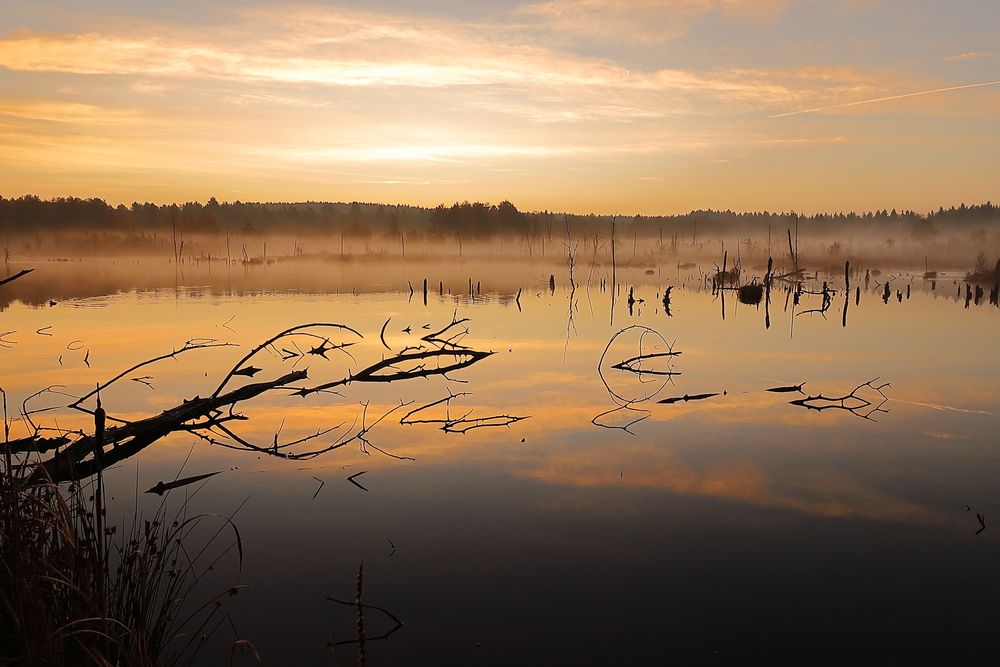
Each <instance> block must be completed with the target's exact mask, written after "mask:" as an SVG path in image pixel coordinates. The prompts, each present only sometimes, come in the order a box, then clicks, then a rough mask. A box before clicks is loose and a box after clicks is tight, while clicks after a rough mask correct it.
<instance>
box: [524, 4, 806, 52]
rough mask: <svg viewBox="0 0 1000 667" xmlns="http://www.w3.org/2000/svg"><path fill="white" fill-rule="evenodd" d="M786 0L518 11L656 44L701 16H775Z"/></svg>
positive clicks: (573, 33)
mask: <svg viewBox="0 0 1000 667" xmlns="http://www.w3.org/2000/svg"><path fill="white" fill-rule="evenodd" d="M786 4H787V2H786V0H616V1H615V2H606V1H604V0H546V1H544V2H536V3H530V4H525V5H521V6H520V7H518V9H517V10H516V12H515V14H516V16H518V17H519V18H520V19H522V20H524V21H525V22H526V24H527V27H531V28H535V29H542V30H546V31H548V32H550V33H552V34H553V35H556V36H561V37H569V38H583V39H589V40H608V39H614V40H616V41H618V40H621V39H622V38H623V36H624V37H625V39H627V40H628V41H629V42H630V43H640V44H652V43H659V42H666V41H669V40H671V39H674V38H676V37H680V36H682V35H684V34H685V33H687V32H688V30H689V29H690V28H691V27H692V25H693V24H694V23H695V22H697V21H698V20H699V19H702V18H703V17H705V16H707V15H709V14H712V13H719V14H723V15H731V16H735V17H739V18H742V19H747V20H765V19H769V18H773V17H774V16H776V15H777V14H778V13H780V12H781V10H782V9H783V8H784V7H785V5H786Z"/></svg>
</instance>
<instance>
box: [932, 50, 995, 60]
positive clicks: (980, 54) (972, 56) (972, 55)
mask: <svg viewBox="0 0 1000 667" xmlns="http://www.w3.org/2000/svg"><path fill="white" fill-rule="evenodd" d="M996 55H997V52H996V51H966V52H965V53H957V54H955V55H953V56H948V57H947V58H945V60H947V61H949V62H957V61H962V60H980V59H982V58H993V57H995V56H996Z"/></svg>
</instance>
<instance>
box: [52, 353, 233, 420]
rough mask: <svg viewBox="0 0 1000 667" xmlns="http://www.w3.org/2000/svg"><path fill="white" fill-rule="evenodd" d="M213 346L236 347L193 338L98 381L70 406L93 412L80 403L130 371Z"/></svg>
mask: <svg viewBox="0 0 1000 667" xmlns="http://www.w3.org/2000/svg"><path fill="white" fill-rule="evenodd" d="M213 347H234V346H233V344H232V343H219V342H217V341H215V340H212V339H192V340H189V341H188V342H186V343H185V344H184V346H183V347H181V349H179V350H174V351H173V352H171V353H170V354H161V355H160V356H158V357H153V358H152V359H147V360H146V361H143V362H141V363H138V364H136V365H135V366H132V367H131V368H128V369H126V370H124V371H122V372H121V373H119V374H118V375H116V376H114V377H113V378H111V379H110V380H107V381H106V382H104V383H103V384H102V383H98V384H97V388H96V389H94V390H93V391H91V392H88V393H86V394H84V395H83V396H81V397H80V398H78V399H76V400H75V401H73V402H72V403H70V404H69V406H68V407H70V408H74V409H76V410H79V411H81V412H88V413H91V411H90V410H87V409H86V408H82V407H80V404H81V403H83V402H84V401H85V400H87V399H88V398H90V397H91V396H94V395H96V394H99V393H100V391H101V390H102V389H107V388H108V387H109V386H111V385H112V384H114V383H115V382H117V381H118V380H121V379H122V378H123V377H125V376H126V375H128V374H129V373H132V372H134V371H137V370H139V369H140V368H142V367H143V366H149V365H150V364H154V363H156V362H157V361H163V360H164V359H176V358H177V356H178V355H180V354H183V353H185V352H190V351H192V350H204V349H207V348H213ZM91 414H92V413H91Z"/></svg>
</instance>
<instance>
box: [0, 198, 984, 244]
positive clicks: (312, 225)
mask: <svg viewBox="0 0 1000 667" xmlns="http://www.w3.org/2000/svg"><path fill="white" fill-rule="evenodd" d="M612 221H614V222H615V223H616V224H617V225H618V230H619V231H620V233H622V234H628V235H632V234H633V233H634V234H638V235H642V236H644V237H649V236H656V235H657V234H659V236H660V238H661V239H663V237H664V235H666V236H667V238H671V237H673V238H675V239H676V237H677V236H682V237H684V238H685V239H687V238H688V237H691V238H697V237H702V238H708V237H711V236H724V235H731V234H744V233H745V234H753V235H757V236H760V235H762V234H764V233H767V232H768V231H769V230H772V229H773V231H774V232H775V233H776V234H783V233H784V230H785V229H786V228H789V227H793V226H794V225H795V224H796V223H799V224H802V225H805V226H807V228H808V229H810V230H811V231H816V232H821V233H822V232H829V233H851V232H855V231H863V230H874V229H876V228H877V229H878V230H879V231H880V232H881V231H885V232H886V233H892V234H897V235H910V236H912V237H915V238H924V239H931V238H933V237H934V236H935V235H936V234H938V233H939V232H942V231H951V230H969V231H974V230H976V229H979V230H981V231H983V232H984V233H985V230H986V229H987V228H989V229H990V230H991V231H993V230H995V229H996V228H997V226H998V225H997V223H1000V206H997V205H994V204H992V203H991V202H986V203H985V204H976V205H972V206H967V205H965V204H962V205H961V206H957V207H954V206H953V207H951V208H947V209H945V208H943V207H942V208H939V209H938V210H936V211H930V212H927V213H918V212H916V211H912V210H907V211H901V212H897V211H896V210H895V209H893V210H891V211H889V210H885V209H883V210H881V211H868V212H863V213H859V212H853V211H852V212H839V213H821V214H815V215H799V214H796V213H794V212H769V211H762V212H750V213H741V212H734V211H729V210H726V211H716V210H698V211H692V212H690V213H686V214H682V215H668V216H641V215H635V216H631V215H630V216H609V215H596V214H590V215H574V214H561V213H560V214H557V213H553V212H549V211H540V212H523V211H520V210H518V209H517V207H516V206H515V205H514V204H512V203H511V202H509V201H503V202H500V203H499V204H488V203H483V202H468V201H465V202H456V203H454V204H452V205H450V206H446V205H444V204H442V205H439V206H437V207H435V208H424V207H418V206H406V205H391V204H378V203H364V202H350V203H332V202H303V203H266V202H265V203H256V202H255V203H251V202H240V201H235V202H221V203H220V202H219V201H217V200H216V199H215V198H214V197H213V198H211V199H209V200H208V202H206V203H204V204H202V203H200V202H187V203H184V204H163V205H158V204H152V203H148V202H146V203H138V202H133V203H132V205H131V206H126V205H124V204H119V205H117V206H112V205H111V204H109V203H107V202H106V201H104V200H102V199H81V198H76V197H58V198H53V199H41V198H40V197H37V196H34V195H25V196H22V197H16V198H10V199H7V198H4V197H2V196H0V233H4V234H5V235H8V236H9V235H12V234H18V233H44V232H61V231H70V230H72V231H88V232H102V233H104V232H122V233H129V234H147V233H148V234H161V233H170V232H171V231H172V230H181V231H184V232H187V233H205V234H219V233H226V232H227V231H231V232H233V233H239V234H241V235H246V234H253V233H260V234H266V233H293V234H303V233H316V234H343V235H347V236H351V237H367V236H371V235H383V236H398V235H400V234H417V235H421V236H429V237H432V236H443V237H459V238H469V239H476V238H490V237H493V236H495V235H497V234H500V233H503V234H505V235H506V234H513V235H520V236H526V237H529V238H532V237H533V238H539V237H545V238H548V239H549V240H552V239H553V238H555V239H558V238H560V237H562V236H563V234H564V233H565V229H566V227H567V226H568V227H569V228H570V229H571V230H572V233H573V234H577V233H582V234H591V233H593V232H594V230H600V229H604V230H607V229H608V226H609V224H610V223H611V222H612Z"/></svg>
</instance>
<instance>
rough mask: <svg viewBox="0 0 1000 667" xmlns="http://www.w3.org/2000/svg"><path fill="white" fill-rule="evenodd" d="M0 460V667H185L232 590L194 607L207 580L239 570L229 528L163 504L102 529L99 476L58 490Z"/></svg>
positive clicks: (8, 459)
mask: <svg viewBox="0 0 1000 667" xmlns="http://www.w3.org/2000/svg"><path fill="white" fill-rule="evenodd" d="M0 393H2V389H0ZM3 401H4V417H5V421H4V427H5V428H4V443H5V444H6V443H7V442H8V441H9V422H8V421H7V420H6V395H5V394H4V395H3ZM0 461H2V463H0V465H2V466H3V470H2V474H0V622H2V628H0V663H3V664H30V665H80V664H96V665H139V666H145V665H181V664H189V663H190V662H191V660H192V659H193V658H194V656H195V655H196V654H197V653H198V651H199V650H200V649H201V648H202V646H203V645H204V644H205V642H206V640H207V639H208V637H210V636H211V634H212V632H213V631H214V630H215V629H216V628H217V627H218V625H219V624H220V623H221V622H222V621H224V620H225V618H226V617H225V615H224V612H223V611H222V608H223V605H222V601H223V599H225V598H227V597H229V596H230V595H235V594H236V593H238V592H239V590H240V588H241V587H240V586H231V587H226V588H225V590H223V591H222V592H221V594H219V595H215V596H209V597H208V599H207V600H205V599H203V597H204V591H203V589H204V588H206V586H205V584H206V583H207V582H205V576H206V574H207V573H208V572H209V571H211V570H212V569H214V568H215V567H216V566H217V565H218V564H220V563H221V562H222V561H223V560H226V559H227V558H232V557H235V558H236V559H237V561H238V564H239V567H240V568H241V567H242V559H243V554H242V552H243V549H242V539H241V537H240V535H239V531H238V530H237V529H236V526H235V524H233V522H232V518H231V517H225V516H218V515H208V514H197V515H191V514H189V511H188V503H187V501H185V502H183V503H181V504H180V506H179V507H176V506H175V507H174V508H172V509H171V508H170V507H168V505H167V503H166V499H165V498H164V499H163V500H161V501H160V503H159V505H158V507H156V508H155V509H154V510H152V511H150V512H148V513H146V514H143V513H141V511H140V509H139V507H138V503H136V509H135V513H134V515H133V517H132V521H131V522H130V525H128V526H127V527H126V526H124V525H121V526H120V525H117V524H113V523H109V522H108V521H107V516H106V514H107V511H106V505H105V504H104V498H103V493H104V489H103V486H104V485H103V480H102V473H98V475H96V476H95V477H93V478H91V480H90V481H87V482H73V483H70V484H56V483H53V482H52V480H51V478H48V477H47V476H43V478H41V479H39V477H38V476H37V475H36V474H34V472H35V470H37V469H38V468H39V466H34V465H32V464H30V463H29V462H27V460H22V459H21V457H18V456H14V455H13V454H12V452H11V448H9V447H6V446H5V447H4V455H3V457H2V459H0ZM43 470H44V469H43ZM137 492H138V490H137ZM189 498H190V497H189ZM123 523H124V522H123ZM213 524H215V525H213ZM228 535H232V539H231V540H230V539H228V537H227V536H228ZM196 600H198V602H196Z"/></svg>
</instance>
